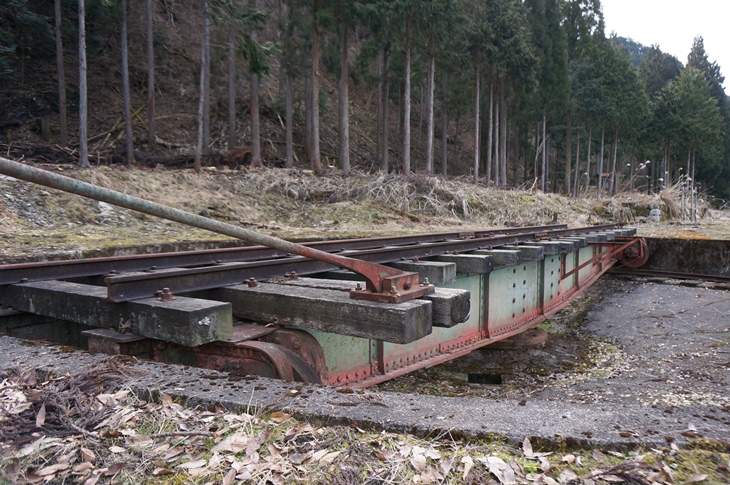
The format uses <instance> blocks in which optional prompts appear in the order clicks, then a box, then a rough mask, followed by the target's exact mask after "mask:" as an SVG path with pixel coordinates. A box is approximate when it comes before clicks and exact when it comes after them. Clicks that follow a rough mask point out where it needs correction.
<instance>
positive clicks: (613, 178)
mask: <svg viewBox="0 0 730 485" xmlns="http://www.w3.org/2000/svg"><path fill="white" fill-rule="evenodd" d="M618 129H619V124H618V123H616V130H615V132H614V135H613V160H611V196H613V195H614V194H615V193H616V184H617V183H618V180H617V178H618V177H617V174H616V158H617V157H618Z"/></svg>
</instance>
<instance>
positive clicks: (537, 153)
mask: <svg viewBox="0 0 730 485" xmlns="http://www.w3.org/2000/svg"><path fill="white" fill-rule="evenodd" d="M539 156H540V122H539V121H538V122H536V123H535V163H534V164H533V168H532V175H533V177H532V180H534V181H535V182H534V183H535V184H536V183H537V174H538V170H537V159H538V157H539ZM540 183H542V179H540Z"/></svg>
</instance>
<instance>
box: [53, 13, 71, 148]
mask: <svg viewBox="0 0 730 485" xmlns="http://www.w3.org/2000/svg"><path fill="white" fill-rule="evenodd" d="M54 12H55V15H54V20H55V22H54V24H55V32H56V72H57V73H58V74H57V75H58V127H59V140H58V141H59V144H60V145H61V146H62V147H65V146H68V124H67V119H66V118H67V117H66V70H65V69H64V67H63V38H62V37H61V0H55V1H54Z"/></svg>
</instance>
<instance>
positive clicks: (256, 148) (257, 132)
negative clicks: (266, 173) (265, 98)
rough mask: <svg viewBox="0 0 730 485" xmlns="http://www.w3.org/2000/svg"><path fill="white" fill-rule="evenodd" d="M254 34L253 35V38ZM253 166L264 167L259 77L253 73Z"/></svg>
mask: <svg viewBox="0 0 730 485" xmlns="http://www.w3.org/2000/svg"><path fill="white" fill-rule="evenodd" d="M253 35H254V34H251V36H253ZM250 91H251V113H250V114H251V166H252V167H263V166H264V164H263V162H262V161H261V121H260V116H259V75H258V74H256V73H255V72H253V73H251V89H250Z"/></svg>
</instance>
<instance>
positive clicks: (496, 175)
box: [492, 75, 502, 187]
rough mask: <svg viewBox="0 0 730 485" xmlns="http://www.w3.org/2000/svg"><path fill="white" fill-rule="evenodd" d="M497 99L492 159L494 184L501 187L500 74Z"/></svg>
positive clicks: (497, 81) (497, 82)
mask: <svg viewBox="0 0 730 485" xmlns="http://www.w3.org/2000/svg"><path fill="white" fill-rule="evenodd" d="M496 84H497V99H496V102H495V103H494V135H493V137H492V144H493V145H494V156H493V158H492V160H493V161H494V186H495V187H499V180H500V175H499V169H500V165H499V149H500V145H499V128H500V122H501V121H502V118H501V116H500V115H501V113H502V104H501V103H500V102H499V75H497V80H496Z"/></svg>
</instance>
